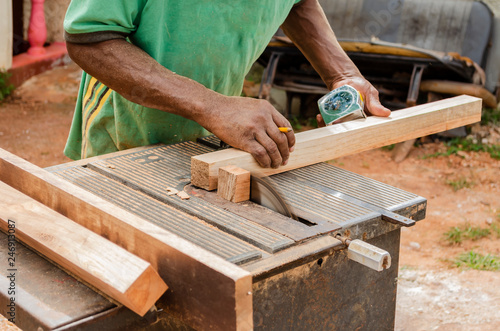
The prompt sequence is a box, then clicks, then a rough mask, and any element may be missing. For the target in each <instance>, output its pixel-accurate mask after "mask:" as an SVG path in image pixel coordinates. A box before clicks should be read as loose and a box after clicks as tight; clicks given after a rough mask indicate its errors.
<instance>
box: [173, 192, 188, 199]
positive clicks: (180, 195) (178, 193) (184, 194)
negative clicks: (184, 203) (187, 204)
mask: <svg viewBox="0 0 500 331" xmlns="http://www.w3.org/2000/svg"><path fill="white" fill-rule="evenodd" d="M176 194H177V196H178V197H179V198H181V199H182V200H189V199H190V198H191V196H190V195H189V194H187V193H186V192H184V191H178V192H177V193H176Z"/></svg>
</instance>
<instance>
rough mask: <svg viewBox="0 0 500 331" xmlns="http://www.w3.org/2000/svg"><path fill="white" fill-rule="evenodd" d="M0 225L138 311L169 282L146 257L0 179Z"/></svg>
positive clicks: (155, 298) (150, 302)
mask: <svg viewBox="0 0 500 331" xmlns="http://www.w3.org/2000/svg"><path fill="white" fill-rule="evenodd" d="M0 229H2V230H3V231H5V232H6V233H8V234H9V235H11V236H12V239H14V238H15V239H17V240H21V241H22V242H24V243H25V244H26V245H28V246H30V247H31V248H33V249H35V250H36V251H38V252H39V253H41V254H42V255H44V256H46V257H47V258H48V259H50V260H52V261H54V262H55V263H57V264H59V265H60V266H62V267H63V268H64V269H66V270H67V271H68V272H69V273H71V274H73V275H75V276H77V277H79V278H80V279H82V280H83V281H84V282H86V283H88V284H90V285H91V286H93V287H95V288H97V289H98V290H99V291H101V292H103V293H105V294H107V295H108V296H109V297H111V298H112V299H114V300H116V301H118V302H119V303H121V304H123V305H124V306H126V307H128V308H129V309H130V310H132V311H134V312H136V313H137V314H139V315H141V316H144V314H146V313H147V312H148V310H149V309H150V308H151V307H152V306H153V305H154V304H155V302H156V301H157V300H158V299H159V298H160V297H161V295H162V294H163V293H164V292H165V291H166V290H167V288H168V287H167V285H166V284H165V283H164V282H163V280H162V279H161V278H160V276H159V275H158V273H157V272H156V271H155V270H154V269H153V268H152V267H151V264H149V263H148V262H146V261H144V260H143V259H141V258H139V257H137V256H135V255H133V254H132V253H129V252H128V251H126V250H125V249H123V248H121V247H119V246H117V245H115V244H113V243H112V242H110V241H108V240H106V239H104V238H103V237H100V236H99V235H97V234H95V233H93V232H92V231H90V230H88V229H86V228H84V227H83V226H81V225H79V224H77V223H75V222H73V221H72V220H70V219H68V218H66V217H64V216H63V215H61V214H59V213H57V212H55V211H54V210H52V209H50V208H49V207H47V206H44V205H43V204H41V203H39V202H38V201H35V200H33V199H32V198H30V197H28V196H26V195H24V194H23V193H21V192H19V191H17V190H15V189H14V188H12V187H10V186H8V185H7V184H5V183H2V182H0ZM9 230H10V231H9Z"/></svg>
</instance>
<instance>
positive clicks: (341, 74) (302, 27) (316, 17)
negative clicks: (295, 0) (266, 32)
mask: <svg viewBox="0 0 500 331" xmlns="http://www.w3.org/2000/svg"><path fill="white" fill-rule="evenodd" d="M281 28H282V29H283V31H284V32H285V34H286V35H287V36H288V37H289V38H290V39H291V40H292V41H293V42H294V44H295V45H296V46H297V47H298V48H299V49H300V50H301V52H302V53H303V54H304V56H305V57H306V58H307V59H308V60H309V62H310V63H311V64H312V66H313V67H314V69H315V70H316V71H317V72H318V73H319V74H320V76H321V78H322V79H323V81H324V82H325V84H326V85H327V87H328V88H329V89H332V88H333V85H334V84H335V82H336V81H338V80H340V79H342V78H346V77H352V76H361V73H360V72H359V70H358V69H357V68H356V66H355V65H354V63H352V61H351V60H350V59H349V57H348V56H347V54H346V53H345V52H344V50H343V49H342V47H341V46H340V44H339V43H338V41H337V38H336V37H335V34H334V32H333V30H332V28H331V27H330V24H329V23H328V20H327V18H326V16H325V13H324V12H323V9H322V8H321V6H320V5H319V3H318V1H317V0H303V2H302V3H300V4H299V5H297V6H295V7H294V8H293V9H292V11H291V12H290V14H289V15H288V18H287V19H286V21H285V22H284V23H283V25H282V26H281Z"/></svg>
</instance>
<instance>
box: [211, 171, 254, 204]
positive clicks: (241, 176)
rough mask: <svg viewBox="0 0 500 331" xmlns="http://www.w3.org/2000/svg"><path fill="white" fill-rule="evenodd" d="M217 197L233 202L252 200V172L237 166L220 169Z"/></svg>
mask: <svg viewBox="0 0 500 331" xmlns="http://www.w3.org/2000/svg"><path fill="white" fill-rule="evenodd" d="M217 195H219V196H220V197H222V198H224V199H226V200H229V201H231V202H241V201H247V200H249V199H250V171H247V170H245V169H241V168H238V167H235V166H231V165H230V166H227V167H222V168H219V188H218V189H217Z"/></svg>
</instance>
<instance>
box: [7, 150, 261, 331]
mask: <svg viewBox="0 0 500 331" xmlns="http://www.w3.org/2000/svg"><path fill="white" fill-rule="evenodd" d="M0 180H1V181H3V182H5V183H6V184H8V185H10V186H12V187H14V188H15V189H17V190H19V191H21V192H22V193H24V194H26V195H28V196H30V197H32V198H33V199H35V200H37V201H39V202H41V203H43V204H44V205H46V206H48V207H50V208H52V209H54V210H55V211H57V212H59V213H61V214H63V215H64V216H66V217H68V218H70V219H72V220H74V221H75V222H77V223H79V224H80V225H82V226H84V227H86V228H88V229H89V230H91V231H93V232H95V233H97V234H99V235H101V236H103V237H105V238H107V239H108V240H110V241H112V242H114V243H116V244H118V245H119V246H121V247H123V248H125V249H127V250H128V251H130V252H131V253H134V254H135V255H137V256H139V257H141V258H143V259H144V260H146V261H148V262H149V263H151V265H152V266H153V268H155V269H157V270H158V273H159V274H160V276H161V277H162V278H163V280H164V281H165V282H166V283H167V284H168V285H169V289H168V291H167V292H166V294H165V295H164V296H163V298H162V308H163V309H165V310H166V311H167V312H168V313H170V314H172V315H173V316H175V317H176V318H179V319H181V320H183V321H184V322H185V323H187V324H188V325H191V326H192V327H193V328H195V329H198V330H208V329H210V330H251V329H252V327H253V318H252V311H253V310H252V295H251V291H252V277H251V275H250V273H248V272H247V271H245V270H243V269H241V268H239V267H238V266H236V265H234V264H232V263H230V262H227V261H226V260H224V259H222V258H221V257H219V256H217V255H215V254H212V253H210V252H208V251H206V250H205V249H203V248H201V247H198V246H196V245H194V244H192V243H190V242H189V241H187V240H185V239H182V238H180V237H178V236H176V235H174V234H172V233H171V232H169V231H167V230H165V229H163V228H161V227H159V226H156V225H154V224H152V223H150V222H148V221H146V220H144V219H142V218H140V217H138V216H136V215H134V214H132V213H129V212H127V211H126V210H124V209H122V208H119V207H117V206H115V205H113V204H111V203H110V202H107V201H106V200H104V199H102V198H100V197H98V196H96V195H94V194H92V193H90V192H88V191H85V190H84V189H82V188H79V187H78V186H76V185H74V184H72V183H70V182H67V181H65V180H63V179H61V178H59V177H57V176H56V175H54V174H51V173H49V172H47V171H46V170H43V169H41V168H39V167H37V166H35V165H33V164H31V163H29V162H27V161H25V160H23V159H21V158H19V157H17V156H15V155H13V154H11V153H9V152H7V151H5V150H2V149H0ZM163 300H164V301H165V302H163Z"/></svg>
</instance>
